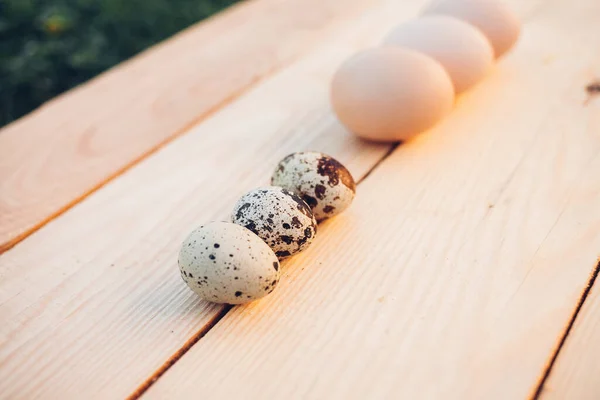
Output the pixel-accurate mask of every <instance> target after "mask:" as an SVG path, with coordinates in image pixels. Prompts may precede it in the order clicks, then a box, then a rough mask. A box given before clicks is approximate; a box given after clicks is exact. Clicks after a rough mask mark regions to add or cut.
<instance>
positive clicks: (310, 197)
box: [271, 151, 356, 221]
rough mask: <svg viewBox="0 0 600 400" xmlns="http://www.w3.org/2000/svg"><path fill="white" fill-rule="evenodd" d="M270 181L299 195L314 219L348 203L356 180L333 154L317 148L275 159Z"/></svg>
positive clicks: (327, 214)
mask: <svg viewBox="0 0 600 400" xmlns="http://www.w3.org/2000/svg"><path fill="white" fill-rule="evenodd" d="M271 184H272V185H275V186H281V187H283V188H285V189H288V190H289V191H291V192H294V193H295V194H297V195H298V196H300V197H301V198H302V199H303V200H304V201H305V202H306V203H307V204H308V205H309V207H310V208H311V209H312V212H313V214H314V216H315V218H316V219H317V221H322V220H324V219H326V218H329V217H333V216H334V215H337V214H339V213H341V212H342V211H344V210H345V209H346V208H348V207H349V206H350V204H351V203H352V200H353V199H354V194H355V193H356V183H355V182H354V178H352V175H351V174H350V172H349V171H348V170H347V169H346V167H344V166H343V165H342V164H341V163H340V162H338V161H337V160H335V159H334V158H332V157H330V156H328V155H325V154H323V153H318V152H312V151H311V152H300V153H294V154H290V155H289V156H287V157H285V158H284V159H283V160H281V161H280V162H279V164H278V165H277V168H276V169H275V172H274V173H273V176H272V177H271Z"/></svg>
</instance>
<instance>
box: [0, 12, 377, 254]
mask: <svg viewBox="0 0 600 400" xmlns="http://www.w3.org/2000/svg"><path fill="white" fill-rule="evenodd" d="M374 3H376V2H372V1H367V0H345V1H343V2H340V1H338V0H304V1H299V0H290V1H284V0H254V1H252V2H246V3H241V4H240V5H239V6H235V7H233V8H232V9H231V10H229V11H227V12H225V13H224V14H223V15H220V16H218V17H217V18H214V19H211V20H208V21H207V22H206V23H202V24H199V25H197V26H195V27H192V28H191V29H188V30H187V31H185V32H183V33H182V34H180V35H177V36H175V37H174V38H173V39H171V40H168V41H166V42H164V43H162V44H160V45H158V46H155V47H154V48H152V49H151V50H150V51H147V52H144V53H142V54H141V55H140V56H138V57H135V58H134V59H133V60H131V61H129V62H126V63H124V64H121V65H119V66H118V67H116V68H113V69H112V70H110V71H109V72H107V73H105V74H103V75H101V76H100V77H99V78H97V79H94V80H92V81H90V82H89V83H87V84H85V85H83V86H81V87H79V88H77V89H75V90H72V91H70V92H68V93H66V94H65V95H63V96H60V97H58V98H57V99H55V100H53V101H50V102H49V103H47V104H46V105H44V106H43V107H41V108H40V109H38V110H37V111H35V112H33V113H31V114H30V115H28V116H26V117H24V118H22V119H20V120H18V121H16V122H15V123H13V124H11V125H9V126H7V127H6V128H4V129H2V130H0V253H1V252H2V251H4V250H6V249H7V248H10V247H11V246H13V245H14V244H15V243H17V242H18V241H20V240H22V239H23V238H24V237H26V236H27V235H29V234H30V233H31V232H32V231H35V230H36V229H38V228H39V227H40V226H42V225H43V224H45V223H46V222H47V221H48V220H51V219H52V218H54V217H55V216H56V215H59V214H60V213H61V212H63V211H64V210H65V209H68V208H69V207H71V206H72V205H73V204H75V203H77V202H78V201H80V200H81V198H83V197H85V196H86V195H88V194H89V193H90V192H93V191H94V190H96V189H97V188H98V187H100V186H101V185H103V184H104V183H105V182H106V181H107V180H110V179H112V178H114V177H115V176H117V175H118V174H120V173H122V171H123V170H125V169H127V168H129V167H130V166H131V165H133V164H135V163H136V162H138V161H139V160H140V159H141V158H144V157H145V156H147V155H148V154H149V153H152V152H153V151H155V150H156V149H157V148H159V147H160V146H162V145H163V144H164V143H165V142H167V141H169V140H171V139H172V138H173V137H176V136H177V135H178V134H180V133H181V132H182V131H184V130H185V129H187V128H188V127H189V126H190V125H191V124H193V123H195V122H198V121H199V120H201V119H202V118H205V117H206V116H207V115H209V114H211V113H213V112H214V111H215V110H217V109H219V108H221V107H222V106H223V105H224V104H227V103H228V102H230V101H231V100H232V99H233V98H235V97H237V96H239V95H240V94H241V93H242V92H244V91H245V90H247V89H248V88H249V87H251V86H252V85H254V84H256V83H257V82H259V81H260V80H261V79H264V78H265V77H266V76H269V75H270V74H272V73H273V72H274V71H276V70H278V69H281V68H283V67H284V66H286V65H288V64H290V63H291V62H293V60H295V59H297V58H298V57H299V56H301V55H302V54H303V53H305V52H306V51H308V50H310V49H311V48H313V47H314V46H315V45H317V44H319V42H320V41H321V40H322V37H323V36H326V35H327V32H328V31H329V30H332V29H336V27H337V26H338V25H340V24H343V23H346V22H347V21H346V19H348V18H352V17H353V16H354V15H356V14H357V13H360V12H361V11H363V10H364V9H365V8H366V7H368V6H371V5H372V4H374Z"/></svg>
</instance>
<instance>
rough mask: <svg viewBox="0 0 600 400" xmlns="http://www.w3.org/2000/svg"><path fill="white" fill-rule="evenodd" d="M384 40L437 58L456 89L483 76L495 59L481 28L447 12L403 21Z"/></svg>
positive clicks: (467, 85)
mask: <svg viewBox="0 0 600 400" xmlns="http://www.w3.org/2000/svg"><path fill="white" fill-rule="evenodd" d="M384 44H386V45H394V46H402V47H405V48H409V49H412V50H416V51H419V52H421V53H423V54H426V55H428V56H430V57H432V58H434V59H435V60H437V61H438V62H439V63H440V64H442V66H443V67H444V68H445V69H446V71H447V72H448V75H450V78H451V79H452V83H453V85H454V91H455V92H456V93H460V92H463V91H464V90H466V89H468V88H469V87H471V86H473V85H474V84H476V83H477V82H479V81H480V80H481V79H483V77H484V76H485V75H486V73H487V72H488V71H489V70H490V68H491V67H492V64H493V62H494V50H493V49H492V46H491V45H490V42H489V41H488V40H487V38H486V37H485V36H484V34H483V33H481V31H479V30H478V29H477V28H475V27H474V26H472V25H470V24H468V23H466V22H464V21H461V20H459V19H457V18H453V17H448V16H444V15H432V16H425V17H422V18H419V19H416V20H412V21H409V22H406V23H404V24H401V25H400V26H398V27H397V28H396V29H394V30H393V31H392V32H391V33H390V34H389V35H388V36H387V37H386V38H385V39H384Z"/></svg>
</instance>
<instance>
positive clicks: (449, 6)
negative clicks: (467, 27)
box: [424, 0, 521, 58]
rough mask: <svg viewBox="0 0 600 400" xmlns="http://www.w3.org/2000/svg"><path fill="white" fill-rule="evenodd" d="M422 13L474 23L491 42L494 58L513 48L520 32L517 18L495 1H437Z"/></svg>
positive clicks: (504, 6)
mask: <svg viewBox="0 0 600 400" xmlns="http://www.w3.org/2000/svg"><path fill="white" fill-rule="evenodd" d="M424 14H426V15H431V14H441V15H450V16H452V17H456V18H459V19H462V20H463V21H466V22H468V23H470V24H471V25H473V26H475V27H476V28H478V29H479V30H480V31H481V32H483V34H484V35H485V36H486V37H487V38H488V40H489V41H490V43H491V44H492V47H493V49H494V55H495V57H496V58H498V57H500V56H502V55H503V54H504V53H506V52H507V51H508V50H510V48H511V47H513V45H514V44H515V43H516V42H517V39H518V38H519V33H520V31H521V23H520V22H519V18H517V16H516V15H515V14H514V13H513V12H512V10H511V9H510V8H509V7H508V6H507V5H506V4H505V3H504V2H502V1H497V0H440V1H436V2H434V3H432V4H431V5H430V6H429V7H427V9H426V10H425V12H424Z"/></svg>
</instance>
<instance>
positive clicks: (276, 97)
mask: <svg viewBox="0 0 600 400" xmlns="http://www.w3.org/2000/svg"><path fill="white" fill-rule="evenodd" d="M390 3H391V2H390ZM419 3H420V1H415V2H410V3H403V4H398V5H396V6H395V7H393V8H390V7H380V6H377V5H373V6H372V7H373V10H372V11H370V12H368V13H365V14H364V15H363V16H362V17H361V18H360V19H359V20H357V21H348V23H347V24H341V25H340V26H338V29H337V30H334V31H332V32H331V33H330V34H331V38H330V39H327V38H325V37H323V39H322V47H321V48H320V49H319V50H318V51H317V52H315V53H314V54H313V55H311V56H310V57H309V58H306V59H304V60H301V61H299V62H298V63H296V64H294V65H293V66H291V67H289V68H287V69H285V70H284V71H282V72H281V73H278V74H277V75H276V76H274V77H273V78H271V79H269V80H267V81H265V82H263V83H262V84H261V85H259V86H258V87H256V88H254V89H253V90H252V91H250V92H249V93H247V94H246V95H244V96H243V97H241V98H240V99H239V100H238V101H236V102H234V103H232V104H230V105H229V106H227V107H226V108H224V109H223V110H221V111H220V112H219V113H217V114H215V115H214V116H213V117H211V118H210V119H208V120H206V121H204V122H203V123H202V124H200V125H198V126H197V127H195V128H193V129H192V130H191V131H190V132H188V133H187V134H186V135H184V136H182V137H180V138H179V139H177V140H176V141H174V142H173V143H171V144H170V145H169V146H167V147H165V148H164V149H162V150H161V151H160V152H158V153H157V154H155V155H153V156H152V157H150V158H149V159H147V160H145V161H144V162H142V163H141V164H139V165H138V166H136V167H135V168H133V169H131V170H129V171H128V172H126V173H125V174H123V175H122V176H121V177H119V178H118V179H115V180H113V181H112V182H110V183H109V184H108V185H106V186H105V187H104V188H102V189H101V190H99V191H98V192H96V193H95V194H93V195H92V196H90V197H89V198H87V199H86V200H85V201H83V202H81V203H79V204H78V205H77V206H75V207H74V208H72V209H71V210H69V211H68V212H66V213H65V214H64V215H63V216H61V217H60V218H57V219H55V220H53V221H52V222H50V223H49V224H48V225H47V226H45V227H44V228H42V229H40V230H39V231H38V232H36V233H34V234H33V235H31V236H30V237H29V238H28V239H27V240H25V241H23V242H22V243H20V244H19V245H18V246H15V247H14V248H13V249H11V250H9V251H7V252H6V253H4V254H3V255H2V256H0V274H1V279H0V320H2V321H3V323H2V324H1V325H0V394H2V396H0V397H7V398H12V397H24V398H36V397H44V398H81V397H85V398H115V397H117V398H118V397H124V396H127V395H128V394H130V393H132V392H133V391H134V390H135V389H136V388H137V387H138V385H143V384H144V382H145V381H146V380H147V379H152V377H153V374H155V372H156V371H157V370H158V371H160V370H161V368H163V367H164V366H165V365H167V366H168V365H169V363H170V362H171V361H172V359H171V357H173V356H176V354H177V353H178V352H179V351H180V350H181V349H182V348H186V346H189V344H190V343H193V341H194V340H195V339H196V338H197V337H198V335H199V333H201V332H202V331H203V330H205V329H206V327H208V326H210V324H211V323H212V321H213V319H214V318H215V317H216V316H218V315H219V313H220V312H221V307H219V306H214V305H208V304H207V303H204V302H201V301H199V300H198V299H197V298H196V297H195V295H194V294H193V293H191V292H190V291H189V290H188V289H187V287H186V286H185V284H184V283H183V282H182V281H181V279H180V277H179V275H178V272H177V267H176V254H177V252H178V246H179V243H180V242H181V240H182V239H183V238H184V237H185V235H186V234H187V233H188V232H189V231H190V230H191V229H192V228H193V227H195V226H197V225H198V224H200V223H201V222H202V221H208V220H214V219H224V218H227V217H228V215H229V212H230V210H231V208H232V207H233V204H234V203H235V201H236V200H237V198H238V197H239V195H240V194H242V193H243V192H244V191H246V190H248V189H250V188H252V187H255V186H257V185H260V184H264V183H266V182H268V177H269V176H270V174H271V172H272V169H273V167H274V165H275V164H276V162H277V161H278V160H279V159H280V158H281V157H283V156H284V155H285V154H287V153H290V152H292V151H299V150H305V149H316V150H320V151H325V152H327V153H330V154H332V155H334V156H336V157H338V158H340V160H342V161H343V162H344V163H345V164H347V165H348V167H349V168H350V170H351V171H352V172H353V173H354V174H355V175H356V176H357V177H360V176H363V175H364V174H365V173H366V172H367V171H368V170H369V169H370V168H371V167H372V166H373V165H374V164H375V163H376V162H377V161H378V160H379V159H380V158H381V157H383V155H384V154H385V153H386V152H387V151H388V146H386V145H380V144H379V145H377V144H369V143H365V142H362V141H359V140H358V139H355V138H353V137H352V136H351V135H349V134H348V133H347V132H346V131H345V130H344V129H343V128H342V127H341V126H340V125H339V124H338V123H337V122H336V120H335V118H334V117H333V116H332V114H331V112H330V111H329V105H328V85H327V82H328V81H329V79H330V77H331V75H332V74H333V72H334V70H335V69H336V68H337V66H338V65H339V64H340V63H341V62H342V60H343V59H345V58H346V57H348V56H349V55H350V54H352V53H353V52H355V51H356V50H357V49H358V48H360V47H362V46H363V45H364V44H365V43H373V42H376V41H377V40H379V38H380V37H381V36H382V35H383V34H384V33H385V31H387V29H388V28H389V27H390V26H391V25H392V24H393V23H394V22H397V21H398V19H399V18H401V17H402V16H404V17H408V16H410V15H414V14H415V13H416V12H417V8H418V5H419ZM390 9H391V10H392V11H395V12H396V14H389V11H390ZM374 22H376V23H374Z"/></svg>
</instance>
